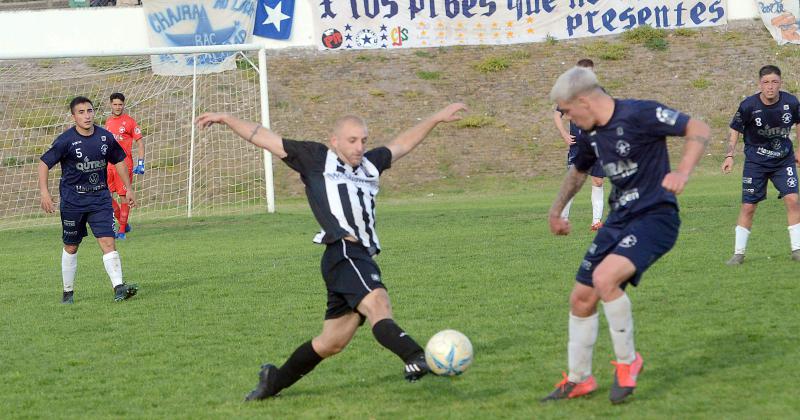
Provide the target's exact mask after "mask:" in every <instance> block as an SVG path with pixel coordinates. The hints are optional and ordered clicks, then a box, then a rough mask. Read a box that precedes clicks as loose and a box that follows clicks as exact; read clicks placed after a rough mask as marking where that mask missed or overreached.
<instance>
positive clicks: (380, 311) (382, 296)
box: [358, 289, 392, 323]
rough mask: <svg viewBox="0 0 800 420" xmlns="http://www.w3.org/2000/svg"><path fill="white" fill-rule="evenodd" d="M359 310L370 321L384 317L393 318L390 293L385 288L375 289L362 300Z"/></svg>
mask: <svg viewBox="0 0 800 420" xmlns="http://www.w3.org/2000/svg"><path fill="white" fill-rule="evenodd" d="M358 312H360V313H362V314H364V316H366V317H367V318H368V319H369V320H370V323H374V322H377V321H379V320H381V319H384V318H391V317H392V304H391V303H390V302H389V294H388V293H386V290H384V289H375V290H373V291H372V292H370V293H369V294H368V295H367V296H366V297H364V299H362V300H361V303H360V304H359V305H358ZM373 321H374V322H373Z"/></svg>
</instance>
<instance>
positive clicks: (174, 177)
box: [0, 44, 275, 230]
mask: <svg viewBox="0 0 800 420" xmlns="http://www.w3.org/2000/svg"><path fill="white" fill-rule="evenodd" d="M216 52H235V53H236V58H237V65H236V69H235V70H229V71H225V72H221V73H212V74H198V73H197V72H195V73H194V74H193V75H191V76H159V75H155V74H153V72H152V70H151V67H150V56H152V55H160V54H196V55H200V54H204V53H216ZM266 69H267V66H266V51H265V49H264V47H263V46H261V45H256V44H240V45H214V46H199V47H175V48H149V49H139V50H128V51H119V50H115V51H102V50H98V51H97V52H96V53H92V54H85V53H74V54H73V53H69V52H57V53H53V54H52V55H44V54H30V55H25V54H15V55H14V56H9V55H4V54H3V53H2V51H0V230H3V229H10V228H19V227H28V226H35V225H45V224H57V223H58V217H57V216H56V217H54V216H52V215H46V214H44V212H43V211H42V210H41V209H40V207H39V188H38V185H37V173H36V167H37V165H38V162H39V157H40V156H41V154H42V153H44V151H45V150H47V148H49V146H50V144H51V143H52V142H53V140H54V139H55V138H56V137H57V136H58V135H59V134H61V133H62V132H63V131H64V130H66V129H67V128H69V127H71V126H72V125H73V124H72V119H71V117H70V112H69V101H70V100H71V99H72V98H73V97H75V96H86V97H88V98H89V99H91V100H92V101H93V103H94V105H95V110H96V119H95V123H96V124H97V125H99V126H103V125H104V122H105V120H106V118H107V117H108V116H109V115H110V107H109V96H110V94H111V93H114V92H121V93H123V94H124V95H125V98H126V101H125V105H126V112H127V113H128V114H130V115H131V117H133V118H134V119H135V120H136V121H137V123H138V125H139V127H140V128H141V130H142V133H143V135H144V137H143V141H144V145H145V168H146V171H145V174H144V175H134V179H133V186H134V190H135V191H136V193H137V201H138V204H139V208H137V209H136V210H134V211H133V214H132V223H135V221H136V220H137V219H140V218H152V217H174V216H184V217H192V216H201V215H215V214H243V213H248V212H250V213H255V212H263V210H264V208H265V207H266V210H267V211H268V212H270V213H272V212H274V211H275V193H274V182H273V172H272V155H271V154H270V153H269V152H267V151H266V150H264V151H261V150H260V149H258V148H257V147H255V146H253V145H251V144H249V143H247V142H245V141H243V140H241V139H240V138H238V136H236V135H235V134H233V132H232V131H230V130H225V129H222V128H212V129H209V130H203V131H202V132H200V131H199V130H196V129H195V125H194V123H193V122H194V119H195V118H196V116H197V115H199V114H200V113H202V112H206V111H220V112H229V113H231V114H234V115H236V116H238V117H240V118H243V119H248V120H252V121H261V123H262V124H263V125H264V126H265V127H269V105H268V104H269V100H268V94H267V70H266ZM136 150H137V149H136V146H134V148H133V155H134V161H135V158H136ZM59 177H60V169H59V167H58V165H57V166H56V167H54V168H53V169H52V170H51V171H50V177H49V180H50V183H49V186H50V192H51V194H53V197H54V200H55V201H58V179H59Z"/></svg>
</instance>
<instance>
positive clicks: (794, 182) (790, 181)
mask: <svg viewBox="0 0 800 420" xmlns="http://www.w3.org/2000/svg"><path fill="white" fill-rule="evenodd" d="M786 185H788V186H789V188H794V187H796V186H797V178H795V177H793V176H792V177H789V179H787V180H786Z"/></svg>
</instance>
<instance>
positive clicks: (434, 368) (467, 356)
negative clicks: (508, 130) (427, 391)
mask: <svg viewBox="0 0 800 420" xmlns="http://www.w3.org/2000/svg"><path fill="white" fill-rule="evenodd" d="M425 361H426V362H427V363H428V367H429V368H431V372H433V373H435V374H437V375H439V376H455V375H461V374H462V373H464V371H466V370H467V369H468V368H469V366H470V365H471V364H472V343H470V342H469V338H467V336H466V335H464V334H461V333H460V332H458V331H456V330H442V331H439V332H438V333H436V334H435V335H434V336H433V337H431V339H430V340H428V344H427V345H426V346H425Z"/></svg>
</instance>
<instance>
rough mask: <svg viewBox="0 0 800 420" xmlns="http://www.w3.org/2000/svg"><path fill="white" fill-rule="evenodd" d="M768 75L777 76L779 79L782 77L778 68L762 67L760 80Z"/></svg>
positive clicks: (759, 73)
mask: <svg viewBox="0 0 800 420" xmlns="http://www.w3.org/2000/svg"><path fill="white" fill-rule="evenodd" d="M768 74H777V75H778V77H781V69H779V68H778V66H773V65H772V64H768V65H766V66H764V67H761V70H759V71H758V78H759V79H760V78H762V77H764V76H766V75H768Z"/></svg>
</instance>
